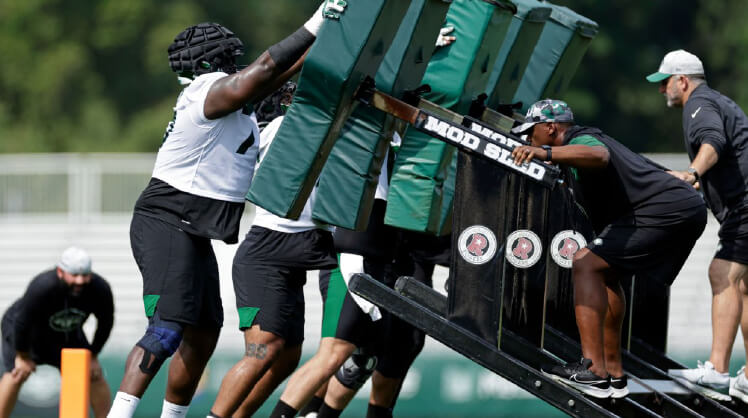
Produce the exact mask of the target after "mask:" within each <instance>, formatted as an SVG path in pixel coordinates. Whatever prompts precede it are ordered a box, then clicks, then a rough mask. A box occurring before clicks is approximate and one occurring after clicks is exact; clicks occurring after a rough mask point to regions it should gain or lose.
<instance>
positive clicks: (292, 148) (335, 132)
mask: <svg viewBox="0 0 748 418" xmlns="http://www.w3.org/2000/svg"><path fill="white" fill-rule="evenodd" d="M409 5H410V1H409V0H366V1H352V2H350V3H349V5H348V8H347V9H346V11H345V13H344V14H343V15H342V16H341V18H340V20H339V21H333V20H328V21H327V22H325V24H324V25H323V26H322V29H321V30H320V33H319V36H318V37H317V40H316V42H315V43H314V45H313V46H312V49H311V50H310V51H309V55H308V56H307V58H306V60H305V61H304V68H303V70H302V72H301V77H300V79H299V87H298V90H297V91H296V95H295V97H294V103H293V105H292V106H291V107H290V108H289V111H288V114H287V115H286V118H285V119H284V120H283V123H282V124H281V126H280V128H279V130H278V134H277V136H276V138H275V139H274V140H273V142H272V144H271V145H270V148H268V151H267V154H266V155H265V158H264V159H263V162H262V165H260V167H259V168H258V169H257V172H256V173H255V177H254V179H253V180H252V186H251V187H250V189H249V192H248V194H247V199H248V200H249V201H251V202H253V203H254V204H256V205H258V206H261V207H263V208H265V209H267V210H268V211H270V212H272V213H274V214H276V215H278V216H282V217H286V218H290V219H298V217H299V215H300V214H301V211H302V209H303V208H304V205H305V204H306V201H307V199H308V198H309V194H310V193H311V191H312V189H313V187H314V185H315V183H316V182H317V178H318V177H319V174H320V171H321V170H322V166H323V165H324V164H325V161H326V160H327V156H328V155H329V154H330V151H331V150H332V147H333V145H334V144H335V141H336V140H337V139H338V136H339V135H340V131H341V129H342V128H343V125H344V123H345V120H346V119H347V118H348V116H349V115H350V114H351V112H352V111H353V107H354V106H353V104H354V100H353V94H354V92H355V90H356V88H357V87H358V86H359V84H360V83H361V81H362V80H363V79H364V78H365V77H367V76H372V77H373V76H374V75H375V74H376V71H377V68H379V65H380V64H381V62H382V60H383V59H384V55H385V53H386V52H387V49H388V48H389V46H390V44H392V41H393V39H394V37H395V33H396V32H397V30H398V28H399V27H400V23H401V22H402V20H403V18H404V17H405V13H406V12H407V11H408V6H409Z"/></svg>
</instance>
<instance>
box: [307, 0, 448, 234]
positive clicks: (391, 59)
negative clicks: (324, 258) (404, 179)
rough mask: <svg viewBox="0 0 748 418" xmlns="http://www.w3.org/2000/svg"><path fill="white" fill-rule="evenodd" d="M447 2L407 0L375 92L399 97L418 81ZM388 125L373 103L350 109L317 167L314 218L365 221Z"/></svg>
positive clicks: (349, 224) (344, 223)
mask: <svg viewBox="0 0 748 418" xmlns="http://www.w3.org/2000/svg"><path fill="white" fill-rule="evenodd" d="M451 1H452V0H413V1H412V3H411V5H410V9H409V10H408V13H407V15H406V17H405V19H404V20H403V22H402V24H401V25H400V28H399V30H398V32H397V35H396V36H395V40H394V42H393V43H392V46H391V47H390V49H389V51H388V52H387V54H386V55H385V58H384V61H383V62H382V65H381V66H380V68H379V71H377V74H376V78H375V83H376V87H377V89H378V90H379V91H382V92H384V93H387V94H391V95H393V96H395V97H400V96H401V95H402V94H403V92H404V91H406V90H413V89H415V88H416V87H418V86H419V85H420V82H421V79H422V78H423V74H424V72H425V71H426V66H427V65H428V62H429V60H430V59H431V55H432V54H433V52H434V50H435V46H434V44H435V42H436V39H437V36H438V34H439V29H440V28H441V27H442V24H443V23H444V18H445V16H446V14H447V10H448V9H449V5H450V3H451ZM393 128H394V123H393V120H392V118H391V117H390V116H389V115H387V114H385V113H383V112H380V111H378V110H376V109H374V108H370V107H366V106H358V107H357V108H356V109H355V110H354V111H353V113H352V114H351V117H350V118H349V119H348V120H347V121H346V124H345V126H344V128H343V131H342V133H341V136H340V138H339V139H338V141H337V142H336V143H335V146H334V147H333V149H332V152H331V154H330V156H329V158H328V160H327V163H326V164H325V167H324V168H323V169H322V174H321V175H320V179H319V186H318V189H317V200H316V201H315V206H314V210H313V217H314V218H315V219H317V220H319V221H322V222H325V223H328V224H332V225H337V226H341V227H344V228H347V229H354V230H362V229H364V228H365V227H366V225H368V222H369V215H370V213H371V208H372V206H373V203H374V194H375V191H376V188H377V183H378V179H379V174H380V171H381V169H382V162H383V160H384V158H385V155H386V154H387V150H388V149H389V142H390V139H391V138H392V133H393Z"/></svg>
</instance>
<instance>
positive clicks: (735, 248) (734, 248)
mask: <svg viewBox="0 0 748 418" xmlns="http://www.w3.org/2000/svg"><path fill="white" fill-rule="evenodd" d="M745 212H748V208H745V209H738V210H735V211H734V212H732V213H730V214H728V215H727V218H725V220H724V221H722V223H721V224H720V227H719V246H717V253H716V254H715V255H714V258H720V259H723V260H727V261H734V262H736V263H740V264H746V265H748V214H746V213H745Z"/></svg>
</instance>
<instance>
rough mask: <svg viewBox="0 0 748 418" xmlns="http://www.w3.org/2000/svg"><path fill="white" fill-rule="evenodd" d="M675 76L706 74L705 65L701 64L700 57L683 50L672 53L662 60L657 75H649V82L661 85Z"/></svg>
mask: <svg viewBox="0 0 748 418" xmlns="http://www.w3.org/2000/svg"><path fill="white" fill-rule="evenodd" d="M674 74H683V75H694V74H704V64H702V63H701V60H700V59H699V57H697V56H696V55H694V54H692V53H690V52H686V51H684V50H682V49H679V50H677V51H671V52H668V53H667V55H665V58H663V59H662V63H660V69H659V70H657V72H656V73H652V74H650V75H648V76H647V80H648V81H650V82H652V83H659V82H660V81H662V80H664V79H666V78H668V77H670V76H671V75H674Z"/></svg>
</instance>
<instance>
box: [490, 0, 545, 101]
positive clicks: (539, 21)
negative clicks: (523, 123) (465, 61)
mask: <svg viewBox="0 0 748 418" xmlns="http://www.w3.org/2000/svg"><path fill="white" fill-rule="evenodd" d="M513 2H514V3H515V4H516V5H517V13H515V14H514V18H513V19H512V24H511V25H510V26H509V30H508V31H507V34H506V38H505V39H504V43H503V45H501V50H500V51H499V57H498V58H497V59H496V64H495V65H494V70H493V74H491V79H490V80H489V82H488V87H487V88H486V93H487V94H488V100H487V101H486V106H488V107H489V108H492V109H495V108H496V107H497V106H498V105H500V104H508V103H510V102H511V101H512V99H513V98H514V94H515V93H516V92H517V88H518V87H519V83H520V81H521V80H522V76H523V75H524V73H525V69H526V68H527V64H528V63H529V62H530V57H531V56H532V53H533V50H534V49H535V45H536V44H537V43H538V39H540V34H541V33H542V32H543V27H544V26H545V23H546V22H547V21H548V18H549V17H550V15H551V8H550V7H548V3H545V2H541V1H538V0H513Z"/></svg>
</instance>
